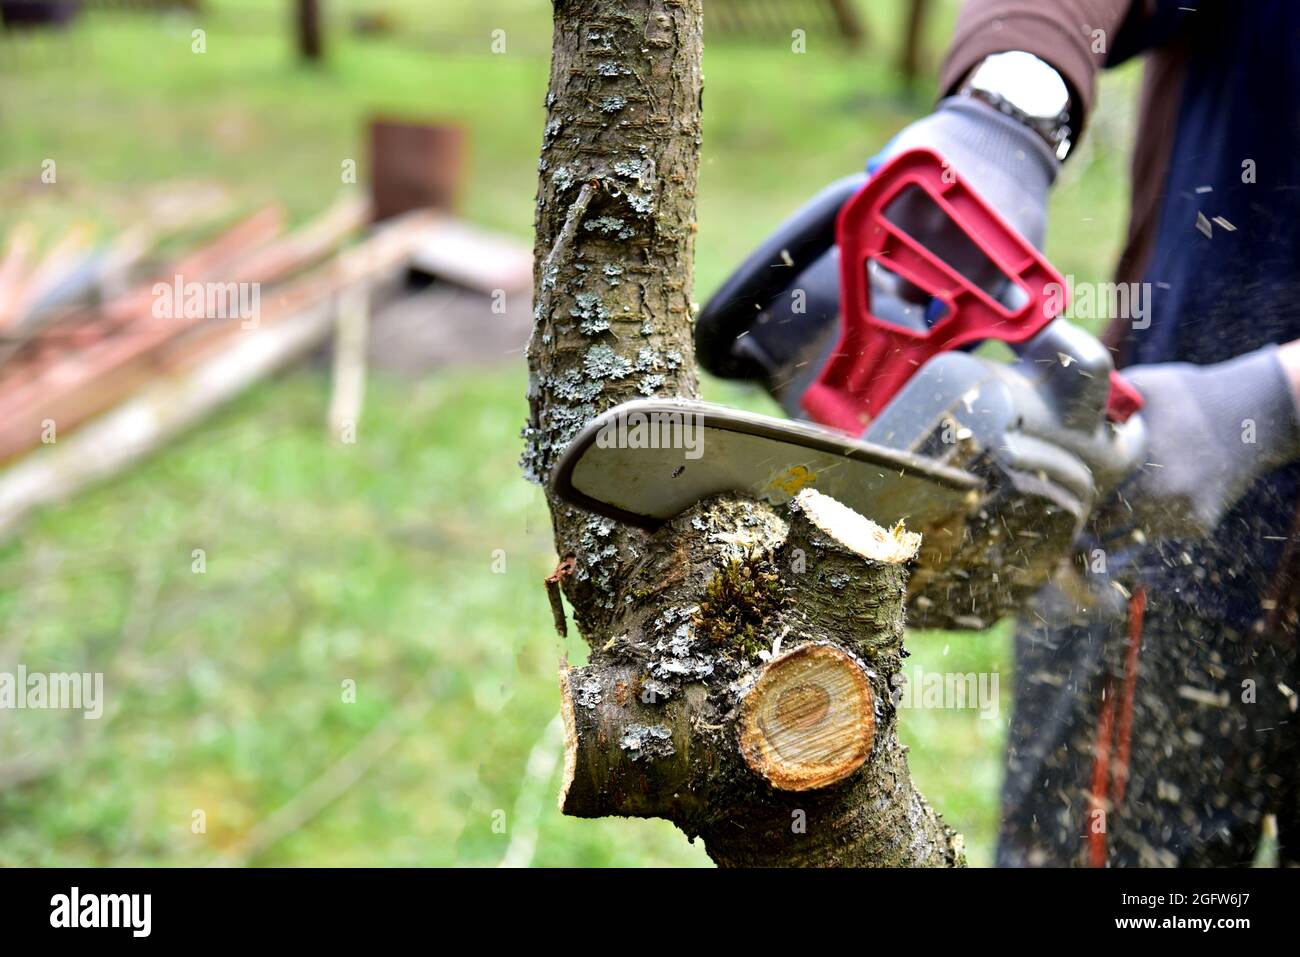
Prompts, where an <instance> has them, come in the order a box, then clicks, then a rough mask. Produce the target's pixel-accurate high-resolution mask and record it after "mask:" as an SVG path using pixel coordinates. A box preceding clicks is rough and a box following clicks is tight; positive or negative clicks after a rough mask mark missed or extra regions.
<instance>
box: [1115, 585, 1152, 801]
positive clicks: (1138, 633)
mask: <svg viewBox="0 0 1300 957" xmlns="http://www.w3.org/2000/svg"><path fill="white" fill-rule="evenodd" d="M1146 611H1147V590H1146V586H1145V585H1138V587H1137V588H1135V589H1134V590H1133V597H1132V598H1130V599H1129V604H1128V646H1127V647H1126V648H1125V649H1124V698H1123V700H1122V702H1121V703H1120V709H1119V727H1118V728H1117V729H1116V731H1117V733H1118V735H1119V740H1118V742H1117V743H1116V745H1115V777H1114V779H1113V781H1112V782H1111V790H1112V792H1113V793H1114V800H1115V803H1116V804H1118V803H1119V802H1120V801H1122V800H1124V786H1125V785H1126V784H1128V753H1129V741H1130V740H1131V738H1132V736H1133V696H1134V692H1136V690H1137V676H1138V652H1140V651H1141V650H1142V624H1143V619H1144V618H1145V617H1146Z"/></svg>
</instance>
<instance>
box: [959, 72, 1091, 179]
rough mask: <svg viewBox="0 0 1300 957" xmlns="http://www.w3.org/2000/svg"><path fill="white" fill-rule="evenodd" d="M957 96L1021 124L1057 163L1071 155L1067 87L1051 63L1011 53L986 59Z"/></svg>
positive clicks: (970, 75)
mask: <svg viewBox="0 0 1300 957" xmlns="http://www.w3.org/2000/svg"><path fill="white" fill-rule="evenodd" d="M957 93H958V95H960V96H970V97H974V98H975V99H979V100H983V101H984V102H985V103H987V104H989V105H990V106H992V107H993V108H994V109H996V110H998V111H1000V112H1002V113H1005V114H1006V115H1008V116H1010V117H1012V118H1013V119H1016V120H1019V121H1020V122H1021V123H1024V124H1025V125H1026V126H1028V127H1029V128H1030V129H1031V130H1033V131H1034V132H1035V133H1037V134H1038V135H1039V136H1040V137H1042V139H1043V141H1044V142H1046V143H1047V146H1048V148H1049V149H1050V150H1051V151H1052V152H1053V153H1054V154H1056V158H1057V159H1058V160H1063V159H1065V157H1066V154H1067V153H1069V152H1070V147H1071V146H1072V145H1073V144H1072V142H1071V139H1070V138H1071V136H1072V135H1073V130H1072V129H1071V128H1070V106H1071V103H1070V88H1069V87H1068V86H1066V84H1065V80H1063V79H1062V78H1061V74H1060V73H1058V72H1056V70H1055V68H1053V67H1052V66H1051V64H1049V63H1047V62H1045V61H1043V60H1040V59H1039V58H1038V57H1036V56H1034V55H1033V54H1032V53H1026V52H1025V51H1024V50H1011V51H1008V52H1006V53H995V54H993V55H992V56H988V57H985V58H984V59H983V60H981V61H980V63H979V65H978V66H976V67H975V69H973V70H971V72H970V73H969V74H968V75H967V77H966V80H965V81H964V82H963V83H962V85H961V87H960V89H958V91H957Z"/></svg>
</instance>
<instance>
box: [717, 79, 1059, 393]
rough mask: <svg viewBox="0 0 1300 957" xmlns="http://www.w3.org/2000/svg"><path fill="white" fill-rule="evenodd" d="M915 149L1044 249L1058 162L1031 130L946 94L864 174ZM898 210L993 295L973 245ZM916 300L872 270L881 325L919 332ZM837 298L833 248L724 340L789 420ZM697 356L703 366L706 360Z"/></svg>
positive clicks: (909, 227) (909, 205)
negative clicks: (945, 166) (939, 161)
mask: <svg viewBox="0 0 1300 957" xmlns="http://www.w3.org/2000/svg"><path fill="white" fill-rule="evenodd" d="M917 147H927V148H929V149H932V150H934V151H935V152H937V153H938V154H939V155H940V156H942V157H944V159H945V160H946V161H947V162H948V163H950V164H951V166H952V168H953V169H954V170H955V171H956V173H957V174H958V175H960V176H961V177H962V178H963V179H965V180H966V181H967V182H968V183H969V184H970V186H971V187H972V188H973V189H974V190H975V191H976V192H977V193H978V194H979V195H980V196H981V197H983V198H984V200H985V201H986V202H987V203H989V205H990V206H992V207H993V209H994V210H995V211H996V212H997V213H998V214H999V215H1001V216H1002V217H1003V218H1004V219H1006V220H1007V222H1009V223H1010V224H1011V225H1012V226H1014V227H1015V228H1016V229H1017V230H1018V231H1020V232H1021V233H1022V234H1023V235H1024V236H1025V238H1026V239H1028V240H1029V241H1030V242H1031V243H1033V244H1034V245H1035V246H1041V245H1042V241H1043V235H1044V232H1045V230H1046V221H1047V215H1046V208H1047V196H1048V190H1049V188H1050V187H1051V185H1052V183H1053V181H1054V180H1055V178H1056V174H1057V171H1058V169H1059V168H1060V163H1059V161H1058V160H1057V159H1056V157H1055V155H1054V154H1053V153H1052V151H1051V150H1050V149H1049V148H1048V147H1047V144H1046V143H1044V142H1043V140H1042V139H1041V138H1039V137H1038V136H1037V135H1036V134H1035V133H1034V132H1033V131H1032V130H1030V129H1029V128H1028V127H1026V126H1025V125H1024V124H1022V123H1020V122H1018V121H1017V120H1014V119H1012V118H1011V117H1009V116H1006V115H1004V114H1002V113H999V112H998V111H997V110H996V109H994V108H993V107H991V106H989V105H988V104H987V103H984V102H982V101H980V100H975V99H971V98H970V97H962V96H953V97H949V98H948V99H945V100H943V101H942V102H941V103H940V104H939V105H938V107H937V108H936V109H935V111H934V112H933V113H931V114H930V115H928V116H925V117H923V118H921V119H919V120H917V121H916V122H914V123H912V124H911V125H909V126H907V127H905V128H904V129H903V130H902V131H901V132H899V133H898V135H896V136H895V137H894V138H893V139H892V140H891V141H890V142H889V143H888V144H887V145H886V146H885V148H884V149H883V150H881V151H880V153H878V154H877V155H876V156H875V157H873V158H872V159H871V161H870V162H869V163H868V165H867V169H868V171H869V172H871V171H874V170H875V169H877V168H879V167H880V166H881V165H883V164H884V163H885V162H887V161H888V160H889V159H891V158H892V157H894V156H895V155H897V154H899V153H901V152H904V151H906V150H909V149H914V148H917ZM860 179H861V177H859V178H858V182H857V183H856V184H851V183H848V182H843V183H837V184H834V185H833V186H832V187H830V188H828V190H826V191H825V193H824V194H822V195H820V196H819V197H817V198H816V199H814V200H813V201H812V202H811V203H810V204H809V207H808V208H814V207H816V206H817V205H818V204H819V203H820V204H824V203H825V202H826V201H827V200H828V199H830V198H832V197H834V200H833V201H835V202H837V203H842V202H843V201H844V200H847V199H848V197H849V196H850V195H852V192H854V191H856V186H857V185H860ZM845 187H849V188H845ZM840 197H842V198H840ZM896 205H897V208H896V209H895V210H893V211H891V218H895V219H896V221H897V222H898V223H899V225H900V226H902V227H903V228H904V229H905V230H906V231H907V232H909V233H911V234H912V235H913V236H914V237H915V238H916V239H917V240H918V241H920V242H921V243H922V244H923V245H925V246H926V247H927V248H929V249H931V250H932V251H933V252H935V253H936V254H937V255H939V256H940V257H942V258H943V259H945V260H946V261H948V262H949V263H951V264H952V265H953V266H955V267H957V268H958V269H959V270H960V271H962V272H963V273H964V274H966V275H968V276H971V278H973V279H975V280H976V281H977V282H980V283H981V285H984V286H985V287H986V288H987V289H989V291H990V292H991V293H993V294H994V295H996V294H997V290H996V288H995V283H996V280H997V278H998V277H997V274H996V273H995V272H991V270H990V269H989V268H988V267H989V266H990V265H991V264H988V263H987V261H986V260H985V259H984V258H983V257H982V256H973V255H972V254H971V253H970V248H971V247H970V244H969V243H968V242H966V241H965V238H964V237H963V236H961V235H960V234H958V233H957V231H956V230H954V229H952V227H951V224H950V223H949V222H948V220H947V218H946V217H945V216H943V215H942V213H941V212H939V210H938V209H937V207H934V206H933V205H932V204H929V203H927V202H924V201H922V200H921V199H920V198H919V197H915V196H911V195H908V194H904V195H903V196H902V197H900V198H899V200H898V201H897V204H896ZM836 208H838V206H836ZM797 216H798V214H797ZM831 221H832V222H833V220H831ZM788 229H789V223H787V224H783V225H782V227H781V230H782V231H786V230H788ZM765 268H766V264H765ZM917 293H919V290H915V289H913V288H909V287H907V286H906V284H902V283H899V282H898V281H897V279H896V277H893V276H889V275H888V274H886V273H884V272H883V270H873V273H872V309H873V311H874V312H875V313H876V314H877V315H879V316H881V317H882V318H884V319H887V320H889V321H892V322H897V323H899V324H901V325H907V326H911V327H913V328H924V325H925V323H926V319H927V311H928V309H929V307H930V305H931V304H930V303H929V301H928V297H924V296H921V295H918V294H917ZM839 298H840V277H839V251H838V249H837V248H835V247H832V248H831V249H830V250H829V251H827V252H826V253H824V254H823V255H821V256H820V257H819V258H817V259H816V260H815V261H813V262H812V263H811V264H810V265H807V266H806V268H804V269H802V270H801V271H800V272H799V273H797V274H795V275H792V276H790V279H789V282H788V285H787V287H786V289H785V290H784V291H782V292H781V293H778V294H777V295H776V296H774V297H773V298H772V300H771V302H770V303H769V304H768V305H767V308H765V309H764V310H763V311H762V312H761V313H760V314H759V315H758V316H757V318H756V319H755V320H754V321H753V324H752V326H751V327H750V329H749V332H748V334H746V335H745V336H743V337H741V338H739V339H736V340H735V341H734V347H733V346H732V343H731V342H730V341H728V342H727V347H728V348H734V350H735V352H736V354H737V355H738V356H740V357H741V358H742V359H743V360H744V363H745V365H746V367H748V368H752V369H757V370H762V373H763V374H764V377H765V384H766V385H767V388H768V390H769V391H770V392H771V393H772V394H773V396H774V397H775V398H777V400H778V401H780V402H781V403H782V405H783V406H784V407H785V409H786V411H787V412H789V414H791V415H793V416H801V415H802V414H803V412H802V410H801V409H800V407H799V396H800V395H802V393H803V391H804V389H806V388H807V386H808V384H809V382H811V380H812V379H813V378H815V377H816V375H817V373H818V371H819V370H820V369H821V368H822V366H823V364H824V359H825V357H826V356H827V355H828V354H829V353H830V351H831V349H833V348H834V345H835V342H836V340H837V338H838V332H839V323H838V317H839V306H840V302H839ZM702 358H704V359H705V364H706V366H708V365H709V364H710V362H709V359H708V357H707V356H705V357H702Z"/></svg>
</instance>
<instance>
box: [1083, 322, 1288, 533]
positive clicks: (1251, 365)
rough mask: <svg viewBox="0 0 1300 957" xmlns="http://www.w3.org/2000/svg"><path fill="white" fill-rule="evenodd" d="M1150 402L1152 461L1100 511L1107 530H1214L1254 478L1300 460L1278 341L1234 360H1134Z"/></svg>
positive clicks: (1137, 381)
mask: <svg viewBox="0 0 1300 957" xmlns="http://www.w3.org/2000/svg"><path fill="white" fill-rule="evenodd" d="M1124 377H1125V378H1126V379H1128V380H1129V381H1130V382H1132V383H1133V385H1134V386H1136V387H1137V389H1138V391H1140V392H1141V393H1142V397H1143V398H1144V399H1145V400H1146V405H1145V406H1144V408H1143V409H1142V416H1143V418H1144V419H1145V420H1146V425H1147V434H1148V446H1147V454H1146V456H1145V458H1146V464H1145V465H1143V466H1142V467H1141V468H1139V469H1138V471H1137V472H1136V473H1135V474H1134V475H1133V476H1132V478H1130V479H1129V480H1128V481H1126V482H1125V483H1124V484H1123V485H1121V486H1120V488H1119V489H1118V491H1117V492H1116V494H1115V495H1114V496H1113V497H1112V499H1111V500H1110V501H1109V502H1108V503H1106V505H1105V507H1104V508H1102V509H1101V510H1099V516H1098V519H1097V523H1096V524H1097V527H1098V529H1099V530H1100V531H1101V533H1102V534H1103V536H1105V537H1113V536H1114V535H1116V534H1118V533H1122V532H1125V531H1130V530H1133V529H1140V530H1141V531H1142V532H1143V533H1144V534H1145V535H1146V536H1147V538H1149V539H1162V538H1199V537H1203V536H1205V535H1208V534H1209V533H1210V532H1212V531H1213V530H1214V528H1215V526H1217V525H1218V524H1219V522H1220V521H1221V520H1222V519H1223V516H1224V515H1225V514H1227V512H1228V510H1229V509H1231V508H1232V506H1233V505H1235V504H1236V503H1237V501H1238V499H1240V498H1241V496H1242V495H1243V494H1245V492H1246V491H1247V489H1249V488H1250V486H1251V485H1252V484H1253V483H1254V482H1255V481H1256V480H1257V479H1259V478H1260V477H1261V476H1263V475H1265V474H1267V473H1268V472H1270V471H1272V470H1273V469H1276V468H1279V467H1281V466H1283V465H1286V464H1287V463H1289V462H1292V461H1294V460H1296V459H1297V458H1300V414H1298V413H1297V408H1296V399H1295V396H1294V394H1293V392H1292V390H1291V385H1290V382H1289V381H1288V379H1287V376H1286V372H1285V370H1284V369H1283V368H1282V363H1281V361H1280V360H1279V358H1278V349H1277V347H1276V346H1268V347H1266V348H1263V349H1260V350H1258V351H1256V352H1249V353H1247V354H1246V355H1243V356H1239V357H1238V358H1236V359H1231V360H1229V361H1227V362H1220V363H1217V364H1215V365H1208V366H1197V365H1192V364H1190V363H1186V362H1170V363H1160V364H1154V365H1148V366H1133V367H1131V368H1129V369H1126V370H1125V371H1124Z"/></svg>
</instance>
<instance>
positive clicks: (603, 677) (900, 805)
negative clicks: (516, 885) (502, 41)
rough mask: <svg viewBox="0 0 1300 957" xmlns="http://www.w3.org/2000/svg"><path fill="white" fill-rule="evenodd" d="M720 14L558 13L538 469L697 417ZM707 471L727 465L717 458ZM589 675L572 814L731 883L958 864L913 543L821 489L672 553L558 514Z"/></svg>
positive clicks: (745, 512) (540, 296)
mask: <svg viewBox="0 0 1300 957" xmlns="http://www.w3.org/2000/svg"><path fill="white" fill-rule="evenodd" d="M700 13H701V0H556V2H555V32H554V47H553V54H552V66H551V80H550V91H549V92H548V94H547V98H546V106H547V123H546V131H545V135H544V139H543V144H542V154H541V160H540V163H539V170H540V179H539V185H538V204H537V242H536V247H535V262H536V265H535V283H536V289H535V294H536V295H535V301H536V313H535V314H536V326H535V328H534V331H533V338H532V341H531V342H530V344H529V350H528V355H529V371H530V382H529V412H530V415H529V422H528V425H527V426H526V428H525V429H524V439H525V451H524V457H523V465H524V469H525V472H526V473H527V474H528V475H529V477H530V478H532V479H533V480H535V481H541V480H542V479H543V478H544V477H545V476H546V475H548V474H549V471H550V469H551V467H552V466H553V464H554V463H555V461H556V457H557V456H558V455H559V453H560V452H561V451H563V449H564V447H565V446H566V445H567V443H568V442H569V441H570V440H571V439H572V437H573V436H574V435H575V434H576V432H577V431H578V430H579V429H580V428H581V427H582V425H583V424H584V423H586V422H587V421H588V420H589V419H591V418H592V417H593V416H595V415H596V414H598V413H599V412H601V411H603V410H604V409H606V408H609V407H610V406H612V405H616V404H618V403H620V402H624V401H626V400H628V399H632V398H636V397H638V396H653V395H661V396H668V395H671V396H684V397H691V398H693V397H695V396H696V394H697V387H696V377H695V367H694V362H693V360H692V349H691V340H692V337H691V306H690V299H691V267H692V256H693V246H694V233H695V184H696V167H697V162H698V155H699V137H700V96H701V75H700V52H701V42H702V37H701V16H700ZM705 454H707V450H706V453H705ZM550 505H551V514H552V517H553V520H554V526H555V542H556V549H557V551H558V553H559V555H560V556H561V558H562V560H565V561H564V564H563V566H562V569H563V570H564V571H567V572H568V574H564V575H562V576H561V577H560V578H559V580H560V581H561V583H562V585H563V588H564V592H565V594H566V595H567V597H568V598H569V602H570V604H571V605H572V607H573V610H574V617H575V619H576V621H577V624H578V626H579V628H580V629H581V631H582V634H583V636H584V637H585V638H586V640H587V641H588V642H589V644H590V645H591V647H592V655H591V659H590V662H589V663H588V664H587V665H586V666H585V667H582V668H578V669H569V668H568V667H567V666H566V667H565V668H564V670H563V673H562V674H561V689H562V710H563V715H564V722H565V731H566V754H565V773H564V785H563V789H562V793H561V795H560V804H561V808H562V809H563V811H564V812H565V813H566V814H572V815H576V816H580V817H599V816H604V815H626V816H638V817H664V818H668V819H669V820H672V821H673V822H674V823H676V824H677V825H678V826H679V827H680V828H681V829H682V830H683V831H684V832H685V833H686V834H687V835H689V836H691V837H692V838H694V837H696V836H700V837H702V838H703V840H704V842H705V846H706V848H707V849H708V852H709V854H710V855H711V856H712V857H713V858H714V860H715V861H717V862H718V863H719V864H724V865H756V864H764V865H767V864H771V865H824V866H845V865H847V866H882V865H883V866H888V865H922V866H924V865H954V864H960V863H963V857H962V851H961V839H960V837H959V836H958V835H956V834H954V833H953V832H952V830H951V829H949V828H947V827H945V826H944V825H943V823H942V822H941V821H940V820H939V818H938V816H937V815H936V814H935V813H934V811H933V810H931V808H930V807H929V805H928V804H926V802H925V800H924V799H923V798H922V797H921V795H920V794H919V793H918V792H917V791H916V790H915V789H914V788H913V787H912V783H911V777H910V775H909V773H908V770H907V760H906V754H905V752H906V749H905V748H904V747H902V745H900V744H899V742H898V739H897V735H896V712H895V707H894V704H895V699H894V697H893V696H891V694H890V691H891V688H892V687H893V683H892V681H893V678H894V676H895V675H896V674H897V672H898V670H899V667H900V661H901V657H902V653H903V652H902V628H903V594H904V589H905V585H906V578H907V563H908V562H909V561H911V559H912V558H913V556H914V555H915V553H916V550H917V547H918V544H919V537H918V536H916V535H913V534H911V533H908V532H905V531H903V530H902V529H895V530H893V531H885V530H884V529H881V528H880V527H878V526H876V525H875V524H874V523H872V522H870V521H869V520H867V519H865V518H863V517H862V516H860V515H858V514H856V513H855V512H852V511H851V510H849V509H847V508H845V507H843V506H842V505H840V504H839V503H837V502H835V501H834V500H832V499H830V498H828V497H826V496H823V495H820V494H819V493H817V492H815V491H812V490H808V491H805V492H803V493H801V494H800V495H799V497H798V498H797V499H796V500H795V501H794V502H793V503H792V504H791V506H790V508H789V510H788V511H787V510H784V509H783V510H781V511H779V512H778V510H776V509H774V508H772V507H770V506H768V505H765V504H762V503H760V502H757V501H753V500H749V499H745V498H741V497H736V496H721V497H717V498H714V499H711V500H707V501H705V502H701V503H699V504H697V505H696V506H694V507H693V508H691V509H689V510H688V511H687V512H685V513H683V514H682V515H680V516H678V517H677V518H676V519H674V520H673V521H672V522H670V523H669V524H667V525H665V526H664V527H663V528H662V529H660V530H659V531H658V532H656V533H654V534H653V535H651V534H648V533H646V532H643V531H640V530H637V529H633V528H630V527H626V526H623V525H620V524H618V523H616V522H613V521H611V520H609V519H605V518H601V517H599V516H594V515H591V514H589V513H586V512H582V511H579V510H577V509H574V508H572V507H570V506H568V505H566V504H564V503H563V502H561V501H559V500H556V499H552V500H551V502H550Z"/></svg>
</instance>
